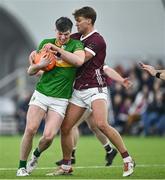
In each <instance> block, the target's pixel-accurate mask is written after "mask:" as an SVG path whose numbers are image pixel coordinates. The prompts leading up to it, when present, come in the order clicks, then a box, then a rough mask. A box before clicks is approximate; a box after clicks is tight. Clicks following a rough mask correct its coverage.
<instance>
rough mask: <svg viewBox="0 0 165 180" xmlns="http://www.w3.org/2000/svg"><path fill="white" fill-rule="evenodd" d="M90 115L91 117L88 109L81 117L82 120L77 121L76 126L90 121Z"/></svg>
mask: <svg viewBox="0 0 165 180" xmlns="http://www.w3.org/2000/svg"><path fill="white" fill-rule="evenodd" d="M90 115H91V111H90V110H89V109H86V110H85V112H84V113H83V114H82V116H81V117H80V119H79V120H78V121H77V123H76V125H75V126H79V125H80V124H81V123H82V122H84V121H88V119H89V117H90Z"/></svg>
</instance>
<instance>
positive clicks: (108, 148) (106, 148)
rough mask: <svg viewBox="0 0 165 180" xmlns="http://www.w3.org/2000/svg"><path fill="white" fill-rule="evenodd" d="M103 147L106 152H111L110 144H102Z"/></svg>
mask: <svg viewBox="0 0 165 180" xmlns="http://www.w3.org/2000/svg"><path fill="white" fill-rule="evenodd" d="M104 149H105V150H106V152H107V153H111V151H112V147H111V146H110V144H108V145H106V146H104Z"/></svg>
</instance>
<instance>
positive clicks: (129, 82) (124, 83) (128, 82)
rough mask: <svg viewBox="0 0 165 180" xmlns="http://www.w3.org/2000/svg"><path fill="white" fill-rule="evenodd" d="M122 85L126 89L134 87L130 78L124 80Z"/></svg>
mask: <svg viewBox="0 0 165 180" xmlns="http://www.w3.org/2000/svg"><path fill="white" fill-rule="evenodd" d="M122 85H123V86H124V87H125V88H126V89H129V88H131V87H132V86H133V82H132V81H131V80H130V79H129V78H124V80H123V83H122Z"/></svg>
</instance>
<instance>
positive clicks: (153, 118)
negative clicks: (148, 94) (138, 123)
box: [142, 91, 165, 136]
mask: <svg viewBox="0 0 165 180" xmlns="http://www.w3.org/2000/svg"><path fill="white" fill-rule="evenodd" d="M164 102H165V93H164V94H163V93H162V92H161V91H157V92H156V93H155V94H154V100H153V101H152V102H151V103H149V105H148V107H147V109H146V110H145V111H144V113H143V114H142V122H143V123H144V134H145V135H146V136H148V135H153V134H158V135H163V134H164V132H165V105H164Z"/></svg>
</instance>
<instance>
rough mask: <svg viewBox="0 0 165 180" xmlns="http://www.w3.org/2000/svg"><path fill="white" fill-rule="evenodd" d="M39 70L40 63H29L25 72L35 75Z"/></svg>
mask: <svg viewBox="0 0 165 180" xmlns="http://www.w3.org/2000/svg"><path fill="white" fill-rule="evenodd" d="M40 70H41V67H40V65H38V64H33V65H30V66H29V68H28V70H27V73H28V74H29V75H30V76H32V75H35V74H36V73H38V71H40Z"/></svg>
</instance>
